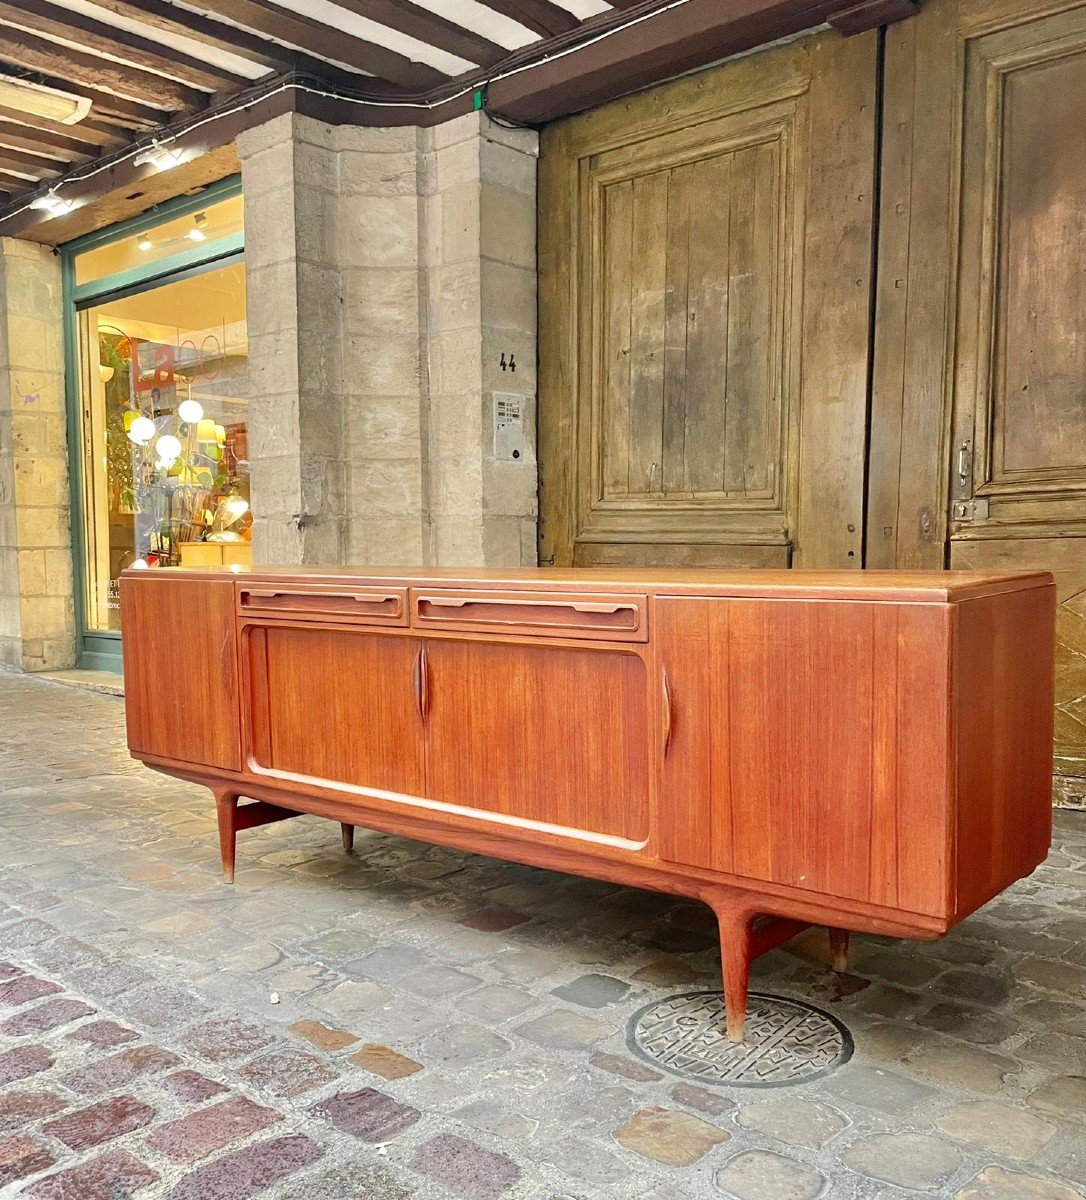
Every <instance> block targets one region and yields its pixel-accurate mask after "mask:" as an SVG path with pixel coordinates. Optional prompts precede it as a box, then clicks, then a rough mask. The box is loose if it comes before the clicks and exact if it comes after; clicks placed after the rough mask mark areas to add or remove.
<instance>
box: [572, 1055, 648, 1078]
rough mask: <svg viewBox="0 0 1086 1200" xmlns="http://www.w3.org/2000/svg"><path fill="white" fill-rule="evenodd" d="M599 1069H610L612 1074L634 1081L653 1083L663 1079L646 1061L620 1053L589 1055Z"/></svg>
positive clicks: (591, 1061)
mask: <svg viewBox="0 0 1086 1200" xmlns="http://www.w3.org/2000/svg"><path fill="white" fill-rule="evenodd" d="M588 1061H589V1062H590V1063H591V1064H592V1065H593V1066H594V1067H599V1069H600V1070H601V1071H610V1072H611V1074H612V1075H621V1076H622V1077H623V1079H632V1080H634V1082H636V1083H653V1082H655V1081H656V1080H657V1079H663V1075H661V1073H660V1072H659V1071H654V1070H653V1069H652V1067H650V1066H649V1065H648V1064H647V1063H643V1062H638V1061H637V1060H636V1059H634V1058H626V1057H625V1056H624V1055H621V1054H600V1053H598V1052H597V1053H596V1054H593V1055H591V1056H590V1058H589V1060H588Z"/></svg>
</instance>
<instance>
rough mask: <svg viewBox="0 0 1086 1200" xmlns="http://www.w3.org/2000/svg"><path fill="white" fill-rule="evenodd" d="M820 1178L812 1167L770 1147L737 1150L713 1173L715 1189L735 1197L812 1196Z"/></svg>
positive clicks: (800, 1199) (784, 1199)
mask: <svg viewBox="0 0 1086 1200" xmlns="http://www.w3.org/2000/svg"><path fill="white" fill-rule="evenodd" d="M823 1182H824V1181H823V1178H822V1176H821V1175H820V1174H819V1173H818V1172H817V1171H816V1170H814V1169H813V1168H812V1167H808V1166H806V1165H804V1164H803V1163H798V1162H795V1161H793V1160H792V1159H790V1158H785V1157H784V1156H783V1155H780V1154H774V1153H773V1152H772V1151H769V1150H746V1151H744V1152H743V1153H742V1154H737V1155H736V1156H735V1157H734V1158H733V1159H730V1160H729V1161H728V1163H727V1164H726V1165H725V1166H723V1167H721V1168H720V1170H719V1171H717V1172H716V1173H715V1174H714V1176H713V1183H714V1185H715V1186H716V1187H717V1189H718V1190H719V1191H721V1192H723V1193H724V1194H725V1195H727V1196H734V1197H735V1200H814V1197H815V1196H817V1195H818V1194H819V1192H821V1190H822V1186H823Z"/></svg>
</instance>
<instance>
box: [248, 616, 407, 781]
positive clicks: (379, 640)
mask: <svg viewBox="0 0 1086 1200" xmlns="http://www.w3.org/2000/svg"><path fill="white" fill-rule="evenodd" d="M261 632H262V634H263V638H262V639H254V640H253V642H252V649H253V652H254V653H257V652H259V651H260V650H263V653H264V656H265V658H264V661H263V662H262V663H256V664H254V665H253V666H252V668H251V674H250V679H251V680H252V685H251V686H252V688H253V722H254V726H259V727H260V729H259V732H258V733H257V735H256V736H255V737H254V739H253V748H254V751H256V752H262V753H263V754H264V755H266V757H264V758H263V759H262V760H260V759H258V762H259V765H260V766H262V767H265V768H269V769H272V770H276V771H284V772H289V773H292V774H296V775H307V776H313V777H316V778H318V779H326V780H329V781H330V782H335V783H346V784H352V785H354V786H357V787H372V788H381V789H384V790H387V791H392V792H404V793H406V794H408V795H413V796H419V795H423V794H425V784H424V779H423V753H422V721H421V717H420V714H419V711H418V708H417V706H416V703H415V698H414V693H413V690H412V679H413V670H414V667H415V659H416V656H417V654H418V650H419V647H418V645H417V644H415V643H414V642H413V641H411V640H409V639H407V638H397V637H389V636H382V635H381V634H377V633H374V634H370V633H363V632H361V631H359V632H354V631H351V632H346V631H343V630H323V629H307V628H291V627H289V626H268V627H267V628H265V629H263V630H262V631H261ZM315 664H318V666H317V668H316V669H315ZM262 689H263V690H262ZM262 748H263V749H262Z"/></svg>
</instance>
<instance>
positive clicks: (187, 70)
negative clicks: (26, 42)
mask: <svg viewBox="0 0 1086 1200" xmlns="http://www.w3.org/2000/svg"><path fill="white" fill-rule="evenodd" d="M0 21H2V22H3V23H4V24H5V25H13V26H16V27H18V28H20V29H26V30H29V31H31V32H34V33H40V34H41V35H42V36H43V37H48V38H54V39H62V40H64V41H67V42H70V43H73V44H76V45H78V46H80V47H82V48H83V49H85V50H91V51H93V52H94V53H96V54H107V55H110V56H112V57H113V58H119V59H121V60H123V61H124V62H126V63H131V64H132V65H133V66H135V67H142V68H143V69H144V70H146V71H152V72H154V73H156V74H161V75H168V76H170V77H171V78H172V79H177V80H179V81H180V82H182V83H187V84H191V85H192V86H193V87H199V88H205V89H206V90H208V91H211V92H221V91H224V90H229V89H232V88H236V87H239V86H241V85H242V84H245V83H247V82H248V80H247V79H244V78H242V77H241V76H238V75H234V74H231V72H229V71H226V70H224V69H223V68H221V67H217V66H215V65H214V63H208V62H201V61H200V60H198V59H195V58H191V57H190V56H189V55H187V54H182V53H181V52H180V51H179V50H175V49H174V48H173V47H172V46H170V45H169V43H168V42H166V41H159V42H154V41H152V40H151V39H150V38H144V37H140V36H139V34H136V33H131V32H129V31H128V30H127V29H119V28H118V27H117V26H115V25H107V24H105V23H104V22H102V21H96V20H94V19H93V18H92V17H88V16H85V15H84V14H83V13H81V12H76V11H75V9H71V8H61V7H60V6H59V5H57V4H50V3H48V2H47V0H4V2H3V3H0Z"/></svg>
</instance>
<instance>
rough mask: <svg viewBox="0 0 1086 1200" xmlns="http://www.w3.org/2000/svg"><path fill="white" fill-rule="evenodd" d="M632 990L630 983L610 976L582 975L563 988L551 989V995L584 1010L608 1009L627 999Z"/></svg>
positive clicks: (563, 985) (565, 984)
mask: <svg viewBox="0 0 1086 1200" xmlns="http://www.w3.org/2000/svg"><path fill="white" fill-rule="evenodd" d="M629 990H630V985H629V984H628V983H623V982H622V980H621V979H615V978H613V977H612V976H610V975H595V974H593V975H582V976H581V977H580V978H579V979H574V980H572V981H571V982H570V983H564V984H562V986H561V987H556V988H551V995H552V996H557V997H558V998H559V999H560V1000H568V1001H569V1002H570V1003H571V1004H579V1005H580V1006H581V1007H582V1008H607V1007H608V1006H609V1005H611V1004H617V1003H618V1001H620V1000H622V999H624V998H625V996H626V993H627V992H628V991H629Z"/></svg>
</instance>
